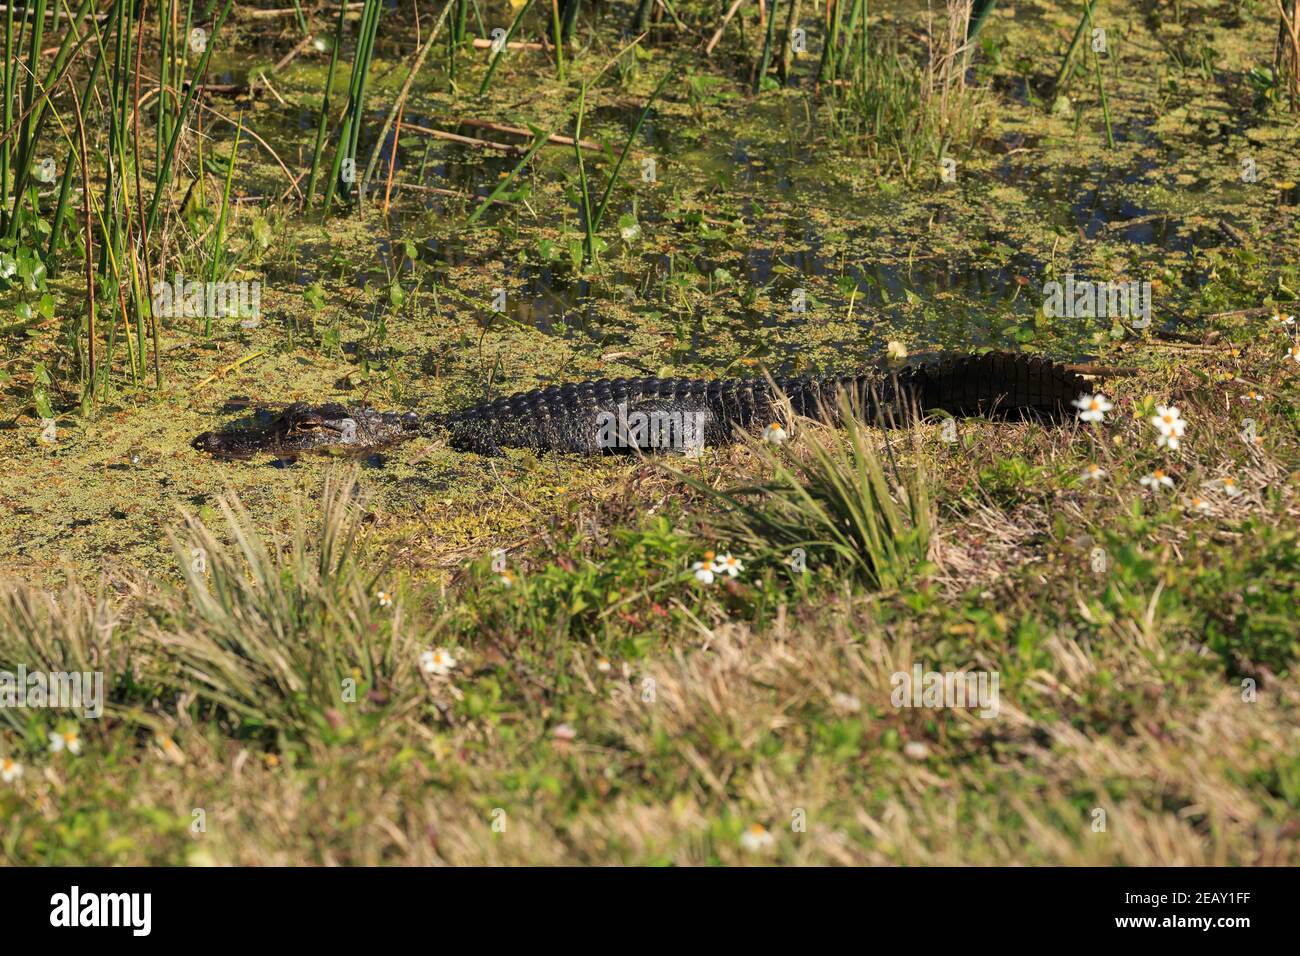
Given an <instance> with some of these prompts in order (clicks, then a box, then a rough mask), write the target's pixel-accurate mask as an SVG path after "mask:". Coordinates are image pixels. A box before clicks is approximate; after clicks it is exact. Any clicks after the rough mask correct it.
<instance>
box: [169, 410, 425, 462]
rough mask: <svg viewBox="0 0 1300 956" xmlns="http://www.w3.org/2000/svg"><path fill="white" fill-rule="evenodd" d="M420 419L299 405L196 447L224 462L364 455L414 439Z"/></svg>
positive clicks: (205, 438)
mask: <svg viewBox="0 0 1300 956" xmlns="http://www.w3.org/2000/svg"><path fill="white" fill-rule="evenodd" d="M419 422H420V419H419V416H417V415H416V414H415V413H414V412H408V413H406V414H404V415H402V414H397V413H395V412H380V411H376V410H375V409H373V408H369V407H367V406H364V405H356V406H350V407H349V406H347V405H340V404H338V403H335V402H331V403H328V404H325V405H309V404H307V403H306V402H295V403H293V404H292V405H289V406H288V407H287V408H285V409H284V410H283V411H282V412H280V413H279V414H278V415H276V416H274V417H273V418H271V419H270V420H269V421H267V422H266V423H264V424H261V425H257V426H254V427H251V428H232V429H228V430H225V431H215V432H204V433H203V434H202V435H199V436H198V437H197V438H195V439H194V441H193V442H191V444H192V445H193V447H194V448H196V449H198V450H199V451H204V452H207V453H208V454H211V455H216V456H217V457H220V458H251V457H253V456H254V455H258V454H271V455H275V456H277V457H282V458H291V457H294V456H296V455H300V454H304V453H306V452H341V453H344V454H354V455H364V454H369V453H370V452H373V451H377V450H378V449H380V448H384V447H386V446H388V445H392V444H395V443H396V442H399V441H404V440H405V439H407V438H411V437H413V436H414V435H415V434H416V433H417V432H418V429H419Z"/></svg>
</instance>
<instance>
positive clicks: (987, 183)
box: [0, 0, 1300, 865]
mask: <svg viewBox="0 0 1300 956" xmlns="http://www.w3.org/2000/svg"><path fill="white" fill-rule="evenodd" d="M276 9H278V8H273V7H271V6H269V5H264V6H254V5H251V4H243V3H234V2H227V0H219V2H216V3H212V2H203V0H194V2H192V3H191V2H189V0H185V2H181V0H163V2H162V3H154V2H146V3H126V2H123V3H113V2H109V0H82V2H79V3H77V2H73V3H69V2H60V3H57V4H56V3H54V2H49V0H43V2H39V3H32V4H31V5H30V7H26V6H20V5H17V4H15V5H13V6H12V7H11V9H9V10H8V12H6V13H5V14H3V16H4V19H3V21H0V22H3V24H4V30H5V45H6V57H5V60H4V64H5V67H6V71H5V74H4V80H3V82H2V83H0V89H2V90H3V97H4V107H3V110H4V119H3V131H0V134H2V135H3V139H2V140H0V199H2V200H3V203H2V214H0V404H3V406H4V412H5V414H4V416H3V419H2V421H0V425H2V426H3V427H0V455H3V457H4V461H5V463H6V466H7V467H6V468H5V474H4V475H3V477H0V569H2V570H3V572H4V576H5V578H4V583H3V585H2V586H0V669H12V668H14V667H16V666H17V665H18V664H20V663H21V664H24V665H25V666H26V667H28V668H29V669H34V668H36V667H47V668H50V669H59V670H65V669H78V670H82V669H96V668H98V669H101V670H103V671H104V672H105V678H106V687H107V692H108V706H107V710H106V713H105V716H104V717H103V718H102V719H99V720H83V719H79V718H78V717H77V715H75V714H73V713H71V712H67V711H58V710H48V711H34V710H24V711H15V710H4V711H0V760H3V761H11V762H12V764H6V765H5V766H6V767H13V766H16V767H21V768H22V772H21V774H16V773H14V774H11V775H10V776H8V777H7V778H6V779H5V782H4V784H3V786H0V813H2V814H3V816H4V818H5V819H6V821H7V828H6V840H5V841H4V844H3V848H2V849H0V858H3V859H4V860H5V861H6V862H54V863H72V862H90V863H168V864H184V863H207V862H218V863H225V862H244V863H267V862H303V863H330V862H342V863H402V862H415V863H431V862H439V861H442V862H452V863H494V862H532V863H555V862H590V863H608V862H635V863H678V864H730V863H740V862H745V861H752V860H756V859H763V860H775V861H779V862H784V863H882V864H883V863H912V864H924V863H972V862H975V863H1012V862H1016V863H1057V864H1077V863H1128V864H1142V863H1232V864H1246V865H1267V864H1292V865H1294V864H1295V863H1296V862H1297V861H1296V859H1295V854H1296V850H1295V847H1296V842H1295V840H1294V833H1295V827H1296V820H1297V814H1298V813H1300V807H1298V806H1297V805H1298V803H1300V763H1297V758H1296V754H1297V753H1300V747H1298V746H1297V743H1300V740H1297V704H1298V701H1297V699H1296V696H1295V692H1294V690H1293V687H1294V679H1293V677H1294V673H1295V666H1296V663H1295V662H1296V655H1297V652H1298V651H1300V647H1298V646H1297V638H1296V634H1295V630H1294V626H1293V623H1292V618H1293V614H1292V610H1291V609H1292V608H1293V607H1294V604H1295V600H1296V598H1297V596H1300V595H1298V592H1300V538H1298V537H1297V531H1296V528H1297V521H1296V519H1297V517H1300V514H1298V511H1300V509H1298V508H1297V497H1296V495H1297V492H1298V491H1300V454H1298V453H1297V452H1298V449H1300V430H1298V426H1300V417H1298V416H1297V414H1296V411H1295V402H1296V399H1297V396H1298V395H1300V390H1298V389H1297V384H1296V376H1297V374H1300V363H1298V362H1296V361H1295V359H1294V358H1293V357H1292V356H1291V354H1290V352H1289V350H1290V349H1292V348H1293V347H1294V346H1295V327H1294V325H1287V324H1286V323H1285V321H1281V322H1277V323H1274V322H1273V321H1272V317H1273V315H1274V314H1276V315H1278V316H1279V317H1280V318H1282V319H1283V320H1284V319H1285V317H1286V316H1287V315H1292V314H1295V313H1297V312H1300V307H1297V306H1296V305H1295V302H1296V299H1297V294H1298V293H1300V275H1297V266H1296V250H1297V245H1296V239H1295V228H1296V214H1297V211H1298V209H1300V187H1297V182H1296V178H1297V170H1296V168H1295V165H1294V160H1293V158H1292V157H1294V155H1295V154H1296V148H1297V146H1300V143H1298V142H1297V140H1298V139H1300V133H1298V131H1297V125H1296V114H1295V113H1294V112H1293V110H1294V108H1295V96H1296V93H1295V83H1296V70H1295V66H1294V65H1295V63H1296V54H1295V49H1296V47H1295V43H1294V38H1295V36H1296V34H1295V29H1294V23H1295V20H1294V10H1293V8H1292V6H1290V5H1284V10H1285V15H1282V16H1280V15H1279V10H1278V9H1277V8H1276V6H1275V5H1269V4H1251V3H1221V2H1211V0H1191V2H1184V3H1179V4H1177V5H1175V7H1174V8H1173V9H1172V11H1165V10H1164V9H1163V8H1162V9H1161V10H1160V11H1153V12H1152V13H1150V14H1149V15H1148V14H1147V13H1146V12H1144V11H1142V10H1130V9H1128V8H1127V7H1123V6H1122V5H1119V4H1111V3H1109V2H1106V0H1099V2H1095V3H1092V4H1090V5H1088V6H1087V7H1086V8H1085V6H1084V4H1082V3H1073V2H1063V0H1035V2H1031V3H1025V4H1016V5H1015V6H1014V7H1013V6H1012V5H1011V4H1009V3H1006V2H1005V0H1004V2H1003V3H997V4H994V3H980V4H976V5H972V6H970V7H968V6H967V5H965V4H959V3H946V2H934V3H930V4H925V3H899V4H886V3H881V2H878V0H876V2H872V0H831V2H829V3H826V2H822V3H809V2H806V0H805V2H801V3H790V2H780V0H777V2H772V0H764V2H763V3H759V2H758V0H741V2H739V3H730V2H728V3H702V2H681V0H673V2H671V3H658V2H655V0H648V2H636V3H632V2H623V3H601V4H596V3H588V4H581V3H578V2H576V0H575V2H569V3H560V2H555V3H552V2H542V3H538V2H535V0H534V2H532V3H527V2H524V3H511V2H500V3H494V2H484V0H478V2H474V0H469V2H464V0H452V2H451V3H447V4H444V3H441V2H436V0H435V2H433V3H424V2H420V3H417V4H414V5H409V6H399V7H397V8H394V7H391V6H388V5H386V4H383V3H379V2H370V0H366V2H360V3H355V2H349V3H342V2H337V3H323V4H316V5H310V4H305V5H304V4H300V5H294V6H293V7H292V9H290V10H287V11H283V12H279V13H277V12H275V10H276ZM1097 30H1103V31H1104V39H1101V38H1100V37H1099V36H1098V34H1097V33H1096V31H1097ZM494 31H499V33H496V32H494ZM557 38H558V39H559V40H560V41H561V42H559V43H557V42H556V41H557ZM1246 161H1249V162H1246ZM1248 172H1250V175H1247V173H1248ZM1071 274H1073V275H1077V276H1079V277H1081V278H1082V277H1085V276H1086V277H1089V278H1093V279H1097V280H1100V281H1108V280H1114V281H1129V280H1132V281H1149V282H1150V283H1151V284H1152V298H1153V302H1154V316H1153V321H1152V323H1151V324H1150V325H1149V326H1144V325H1140V324H1137V323H1135V322H1133V321H1132V320H1131V317H1123V316H1078V317H1072V318H1063V317H1050V316H1047V315H1045V314H1044V311H1043V309H1042V296H1041V294H1040V292H1041V290H1042V287H1043V285H1044V284H1045V283H1047V282H1049V281H1063V279H1064V277H1065V276H1067V275H1071ZM178 276H179V277H181V279H182V280H183V282H194V283H198V284H199V286H200V287H199V288H197V289H196V290H195V294H196V296H197V298H195V299H194V300H193V302H194V303H195V304H196V305H197V306H198V308H197V309H188V308H181V307H179V306H178V305H177V303H175V302H172V303H170V304H167V303H160V302H159V301H157V297H156V296H155V294H154V291H155V289H156V287H157V284H158V283H159V282H174V281H175V280H176V278H177V277H178ZM253 282H256V283H259V286H260V292H261V295H260V303H261V306H260V312H258V313H257V314H251V313H244V312H241V311H240V309H241V308H243V306H244V305H245V304H246V300H242V299H239V298H238V297H236V298H235V299H233V300H232V299H230V298H229V297H226V298H225V299H221V301H222V302H224V303H225V304H224V305H222V306H221V307H220V308H210V307H209V306H210V303H212V302H215V301H217V299H209V298H208V289H209V288H213V287H220V288H225V287H226V286H228V285H232V284H234V285H237V284H239V283H253ZM182 297H184V296H182ZM218 298H219V297H218ZM232 303H233V304H232ZM160 304H161V305H162V306H163V307H161V308H160V307H159V305H160ZM889 342H894V343H896V345H897V346H899V347H902V348H904V349H906V350H907V351H909V352H911V353H913V354H918V353H921V352H923V351H926V350H928V349H961V350H972V349H981V348H989V347H996V348H1004V349H1005V348H1012V349H1023V350H1028V351H1036V352H1042V353H1045V354H1050V355H1053V356H1055V357H1059V358H1065V359H1069V360H1072V361H1079V362H1082V363H1084V364H1087V365H1090V366H1095V367H1099V368H1103V369H1113V370H1119V371H1121V372H1123V373H1124V374H1119V375H1114V376H1109V377H1103V378H1101V379H1098V380H1097V382H1096V388H1097V389H1098V390H1103V389H1104V390H1105V393H1106V395H1107V396H1109V398H1110V400H1111V401H1112V402H1113V403H1114V408H1113V410H1112V411H1110V412H1108V413H1107V415H1106V420H1105V421H1104V422H1101V423H1095V424H1087V423H1079V422H1072V423H1069V424H1068V425H1066V426H1065V427H1058V428H1053V427H1047V426H1043V425H1039V424H1034V423H1017V424H1012V423H993V422H979V421H971V422H960V423H956V424H957V427H956V428H955V429H954V430H953V431H951V432H948V431H945V429H944V423H943V422H938V421H936V422H927V423H924V424H922V425H917V426H913V427H909V428H906V429H897V430H892V431H883V430H879V429H875V428H864V427H851V428H847V429H840V430H825V429H818V428H816V427H814V426H810V425H806V424H801V423H793V427H792V429H791V439H790V441H789V442H787V443H786V444H785V445H782V446H779V447H777V446H773V445H770V444H766V443H763V442H761V441H760V440H758V439H757V438H755V440H753V441H751V442H742V443H739V444H737V445H736V446H734V447H731V448H727V449H722V450H718V451H710V452H708V453H706V454H705V455H704V456H703V457H702V458H700V459H698V460H681V459H671V460H667V461H661V460H649V461H634V460H600V461H579V460H572V459H566V458H563V457H562V456H533V455H528V454H512V455H511V456H509V457H508V458H507V459H504V460H493V461H490V462H485V461H483V460H481V459H477V458H475V457H473V456H466V455H460V454H457V453H454V452H452V451H450V450H449V449H447V448H445V447H442V446H440V445H438V444H437V443H433V444H429V443H412V444H410V445H406V446H402V447H400V448H399V449H396V450H393V451H390V452H389V453H387V454H386V455H385V456H384V458H383V459H382V460H367V461H363V462H360V463H353V462H336V461H331V460H327V459H304V460H302V461H300V462H298V463H297V464H295V465H293V466H292V467H273V466H272V465H271V464H270V463H268V462H251V463H234V464H232V463H218V462H213V461H210V460H207V459H203V458H200V457H198V456H197V455H195V454H194V453H193V452H192V450H191V449H190V448H189V446H188V440H189V439H190V438H191V437H192V436H193V435H194V434H196V433H198V432H200V431H203V430H206V429H209V428H212V427H214V425H215V424H216V423H217V422H220V421H225V420H230V419H234V418H237V417H239V416H241V415H243V414H245V411H244V410H243V409H244V408H245V407H246V404H247V402H246V401H245V400H244V399H241V402H238V403H236V404H235V405H234V406H232V407H231V408H230V409H229V410H228V409H227V408H226V406H225V402H226V400H227V399H228V398H232V397H240V396H243V397H246V398H247V399H248V400H252V401H263V402H268V403H275V402H284V401H291V400H297V399H307V400H314V401H322V400H326V399H337V400H340V401H363V400H364V401H369V402H371V403H372V404H375V405H382V406H385V407H394V408H403V409H446V408H450V407H455V406H458V405H461V404H465V403H468V402H473V401H478V400H481V399H482V398H483V397H484V396H485V395H490V396H496V395H501V394H505V393H508V392H510V391H514V390H518V389H523V388H529V387H533V386H535V385H541V384H551V383H555V382H559V381H564V380H572V379H581V378H597V377H612V376H617V375H640V374H664V375H700V376H710V377H712V376H718V375H761V374H763V373H765V372H769V371H770V372H773V373H776V372H777V371H778V370H780V371H785V372H803V371H821V370H826V369H840V370H842V369H845V368H851V367H853V366H854V365H856V364H859V363H864V362H867V361H874V360H876V359H878V358H882V357H884V356H885V354H886V343H889ZM1171 403H1172V404H1175V405H1177V407H1178V408H1179V409H1180V411H1181V415H1182V417H1183V419H1184V420H1185V421H1186V423H1187V424H1186V432H1185V434H1184V435H1183V436H1182V442H1181V445H1180V447H1178V448H1174V449H1171V448H1169V447H1167V446H1163V447H1162V446H1159V445H1158V444H1157V441H1156V439H1157V437H1158V431H1157V429H1156V428H1154V427H1153V426H1152V424H1151V421H1150V420H1151V419H1152V418H1153V417H1157V407H1158V406H1162V405H1168V404H1171ZM51 424H52V425H53V428H52V429H51V427H50V425H51ZM1098 471H1100V472H1102V473H1104V474H1103V475H1102V476H1100V477H1097V472H1098ZM1157 472H1161V473H1163V474H1165V475H1167V476H1168V477H1169V478H1170V480H1171V481H1173V482H1174V484H1173V487H1168V486H1166V485H1164V484H1162V483H1160V482H1159V481H1158V480H1157V481H1156V482H1155V483H1152V482H1150V481H1149V482H1148V484H1145V485H1144V484H1142V479H1143V478H1148V479H1151V478H1152V477H1153V476H1155V475H1156V474H1157ZM796 548H797V549H801V551H802V556H803V562H802V568H799V567H796V566H795V565H796V564H798V563H799V562H792V560H791V554H792V552H793V551H794V549H796ZM728 555H729V556H731V557H732V558H734V559H738V560H739V562H740V569H739V570H738V572H737V573H736V574H735V576H732V575H731V574H730V573H729V572H728V571H727V570H725V569H722V565H719V568H720V569H719V570H718V571H716V572H713V573H711V574H710V575H705V576H701V575H699V574H698V572H699V571H701V570H704V569H703V568H697V567H696V565H706V564H709V563H711V562H715V561H720V560H721V559H722V558H723V557H724V556H728ZM702 577H711V578H712V580H710V581H707V582H706V581H705V580H703V579H702ZM426 655H428V656H426ZM914 663H920V664H922V665H923V666H924V667H925V668H926V669H928V670H934V671H941V672H947V671H972V672H974V671H979V672H985V671H994V672H997V673H998V674H999V675H1000V677H1001V687H1002V702H1001V711H1000V717H999V718H997V719H994V720H991V721H989V720H982V719H980V718H978V717H976V716H974V715H973V714H972V713H970V712H968V711H965V710H960V709H946V710H944V709H938V710H909V709H896V708H894V707H892V706H891V704H890V691H891V676H892V675H893V674H894V673H897V672H907V671H909V670H910V668H911V667H912V665H913V664H914ZM67 733H73V734H76V735H78V736H79V739H80V741H81V744H82V746H81V747H80V753H78V754H75V755H74V754H72V753H70V752H69V751H68V750H67V749H66V748H65V749H64V750H62V751H60V752H58V753H54V752H51V750H50V741H51V739H53V737H54V736H55V735H58V734H67ZM6 773H9V771H8V770H6ZM198 806H202V807H207V808H208V809H209V815H208V828H207V831H206V832H205V833H203V834H202V835H196V834H195V833H193V832H192V830H191V810H192V808H194V807H198ZM495 808H505V809H506V812H507V814H508V816H509V820H510V824H509V828H508V830H507V831H506V833H505V834H498V833H494V832H493V830H492V828H491V824H492V819H493V818H492V812H493V810H494V809H495ZM1097 808H1102V809H1104V810H1105V811H1106V814H1107V820H1108V827H1107V829H1106V830H1105V831H1104V832H1096V831H1094V829H1093V826H1092V824H1093V822H1094V819H1095V817H1094V811H1095V810H1096V809H1097ZM797 809H801V810H803V811H805V816H806V818H807V820H808V824H809V825H808V828H807V830H806V831H805V832H794V831H792V830H791V827H790V821H791V817H792V814H793V813H794V811H795V810H797ZM755 825H761V826H763V827H765V828H766V829H767V831H768V832H769V833H770V834H771V835H772V837H773V839H772V840H771V841H770V847H769V848H768V849H760V850H758V851H757V852H758V854H759V855H757V856H755V855H754V853H755V851H751V850H747V849H746V848H745V847H746V846H747V845H748V846H754V845H755V844H754V843H753V841H750V842H749V843H744V842H742V840H741V837H742V835H743V834H744V833H745V832H747V831H749V830H750V828H752V827H753V826H755Z"/></svg>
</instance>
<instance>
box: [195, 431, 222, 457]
mask: <svg viewBox="0 0 1300 956" xmlns="http://www.w3.org/2000/svg"><path fill="white" fill-rule="evenodd" d="M221 445H222V442H221V436H220V435H218V434H217V433H216V432H204V433H203V434H202V435H198V436H196V437H195V438H194V441H192V442H190V447H191V448H193V449H195V450H196V451H206V452H208V453H209V454H215V453H216V452H219V451H221Z"/></svg>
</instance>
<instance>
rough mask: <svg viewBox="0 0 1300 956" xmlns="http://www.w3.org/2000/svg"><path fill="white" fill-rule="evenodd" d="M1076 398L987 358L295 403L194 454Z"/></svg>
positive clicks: (1057, 366) (597, 447)
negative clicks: (463, 401)
mask: <svg viewBox="0 0 1300 956" xmlns="http://www.w3.org/2000/svg"><path fill="white" fill-rule="evenodd" d="M1085 391H1086V387H1085V384H1084V380H1083V378H1082V377H1081V376H1080V375H1078V374H1076V373H1075V372H1073V371H1071V370H1070V369H1069V368H1068V367H1067V366H1065V365H1062V364H1061V363H1059V362H1053V361H1050V360H1047V359H1043V358H1037V357H1033V356H1028V355H1017V354H1011V353H1007V352H987V353H984V354H981V355H958V356H952V357H947V358H940V359H936V360H935V361H932V362H925V363H920V364H914V365H908V366H906V367H903V368H899V369H887V368H883V367H878V368H874V369H871V370H868V371H866V372H862V373H859V374H855V375H839V376H828V377H824V378H807V377H805V378H776V379H757V378H751V379H713V380H709V379H687V378H654V377H647V378H628V379H624V378H619V379H613V380H612V381H611V380H609V379H602V380H601V381H597V382H581V383H573V382H570V383H566V384H564V385H552V386H550V387H548V388H539V389H533V390H532V391H529V392H519V393H517V394H514V395H510V396H509V397H506V398H499V399H497V400H496V401H492V402H484V403H483V404H480V405H476V406H473V407H471V408H465V409H461V410H459V411H454V412H451V413H448V414H437V413H435V414H431V415H428V416H424V417H421V416H419V415H417V414H416V413H414V412H407V413H397V412H384V411H378V410H376V409H373V408H370V407H369V406H366V405H352V406H347V405H342V404H338V403H328V404H323V405H311V404H308V403H305V402H296V403H294V404H292V405H289V406H288V407H286V408H285V409H284V410H283V411H281V412H280V413H279V414H278V415H277V416H275V417H274V418H273V419H272V420H270V421H269V422H267V423H265V424H263V425H260V426H258V427H254V428H245V429H228V430H225V431H215V432H205V433H203V434H202V435H199V436H198V437H197V438H195V439H194V441H193V446H194V447H195V448H197V449H199V450H200V451H205V452H208V453H211V454H213V455H217V456H220V457H227V458H248V457H252V456H253V455H256V454H259V453H271V454H274V455H277V456H279V457H293V456H296V455H298V454H301V453H305V452H319V451H333V452H344V453H353V454H367V453H370V452H373V451H376V450H378V449H381V448H385V447H388V446H391V445H394V444H396V443H398V442H401V441H405V440H407V439H410V438H413V437H416V436H418V435H436V434H439V433H444V434H445V435H446V436H447V439H448V443H449V444H450V446H451V447H452V448H454V449H456V450H459V451H468V452H475V453H478V454H482V455H494V456H499V455H501V454H502V449H503V448H510V447H514V448H528V449H531V450H533V451H539V452H541V451H560V452H574V453H579V454H585V455H596V454H603V453H608V452H617V451H620V450H623V451H631V450H634V449H636V450H641V451H646V450H654V449H659V448H665V447H668V448H675V449H678V450H689V449H693V448H696V447H702V446H714V445H722V444H726V443H729V442H731V441H734V440H735V437H736V430H737V429H752V428H755V427H762V426H764V425H768V424H773V423H777V422H778V421H779V420H781V419H783V418H784V417H786V416H788V414H790V413H793V414H794V415H796V416H803V417H808V418H814V419H818V420H820V421H823V422H827V423H829V424H835V423H837V422H838V421H839V418H840V408H841V407H842V405H841V401H842V398H846V399H847V400H848V402H849V404H850V406H851V407H853V408H854V409H856V413H857V414H859V415H860V416H862V417H863V419H864V420H867V421H872V422H875V423H878V424H882V425H888V424H901V423H904V422H906V421H910V420H913V419H914V418H915V417H916V416H918V415H924V414H927V413H930V412H936V411H937V412H944V413H947V414H949V415H952V416H955V417H964V416H974V415H984V416H990V417H1003V418H1030V417H1036V418H1043V419H1049V420H1050V419H1060V418H1061V417H1062V416H1063V415H1065V414H1066V413H1067V411H1068V407H1069V405H1070V403H1071V402H1072V401H1073V400H1074V399H1075V398H1077V397H1078V396H1079V395H1081V394H1082V393H1083V392H1085ZM784 403H788V405H786V404H784Z"/></svg>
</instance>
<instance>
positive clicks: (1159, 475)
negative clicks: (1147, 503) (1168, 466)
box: [1151, 468, 1165, 481]
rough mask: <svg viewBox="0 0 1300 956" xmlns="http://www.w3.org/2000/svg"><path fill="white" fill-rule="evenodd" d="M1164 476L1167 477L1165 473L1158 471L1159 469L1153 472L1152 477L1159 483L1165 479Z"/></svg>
mask: <svg viewBox="0 0 1300 956" xmlns="http://www.w3.org/2000/svg"><path fill="white" fill-rule="evenodd" d="M1164 476H1165V473H1164V472H1163V471H1161V470H1160V469H1158V468H1157V469H1156V470H1155V471H1153V472H1152V473H1151V477H1152V478H1154V479H1155V480H1156V481H1159V480H1160V479H1161V478H1163V477H1164Z"/></svg>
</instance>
